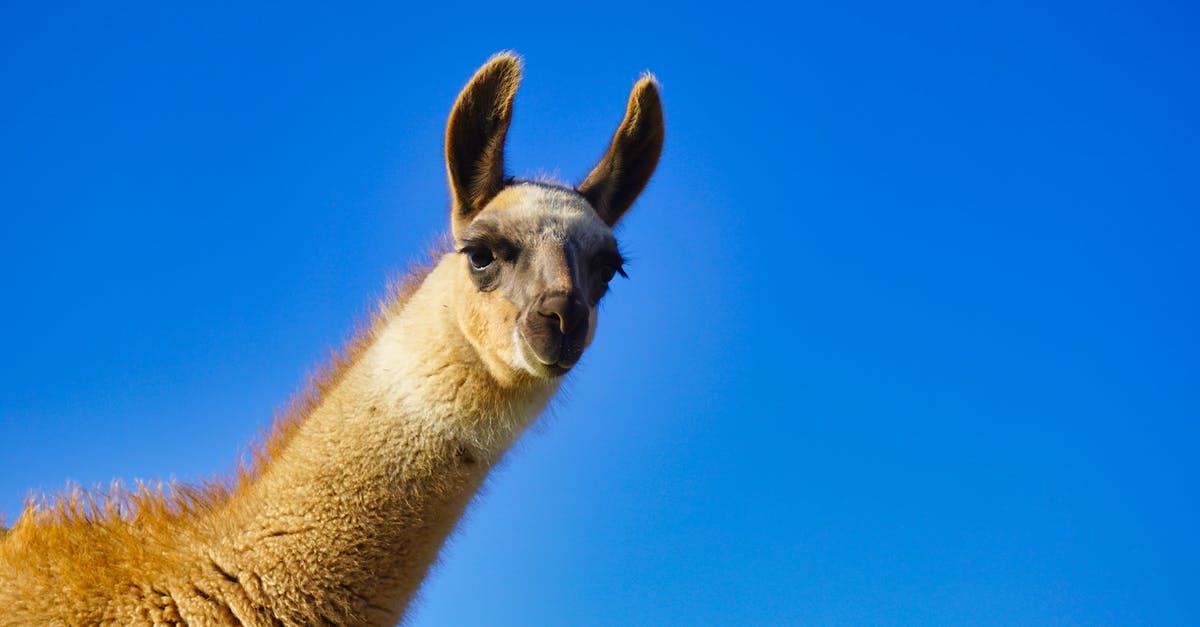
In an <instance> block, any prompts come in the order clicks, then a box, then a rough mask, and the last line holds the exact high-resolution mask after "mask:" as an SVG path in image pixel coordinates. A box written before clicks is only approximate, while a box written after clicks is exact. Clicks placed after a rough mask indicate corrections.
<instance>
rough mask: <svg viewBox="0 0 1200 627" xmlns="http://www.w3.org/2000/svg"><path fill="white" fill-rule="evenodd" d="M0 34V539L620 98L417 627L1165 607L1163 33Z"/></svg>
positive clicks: (1199, 219) (1188, 43)
mask: <svg viewBox="0 0 1200 627" xmlns="http://www.w3.org/2000/svg"><path fill="white" fill-rule="evenodd" d="M826 4H829V3H821V4H820V5H817V6H793V7H789V8H784V7H781V6H775V5H770V4H756V3H753V2H741V3H736V5H735V6H725V7H716V6H714V7H702V6H700V5H696V4H693V3H686V4H679V5H667V4H653V3H627V4H621V3H603V4H594V5H580V6H577V7H570V6H563V5H557V4H549V3H547V4H543V5H537V4H527V5H479V6H465V5H462V4H453V3H444V4H442V5H439V6H430V7H424V8H410V7H400V6H399V5H391V4H380V5H364V6H359V7H355V8H349V7H341V6H332V5H328V4H318V5H307V6H306V5H301V4H296V3H289V4H280V5H264V6H256V7H248V6H246V5H244V4H243V3H230V4H225V3H202V5H196V6H190V7H167V6H165V5H163V4H162V3H148V4H145V5H126V4H122V5H120V6H109V5H108V4H104V5H102V6H97V5H90V6H66V5H59V4H49V3H38V4H36V5H25V6H15V5H12V4H9V5H6V6H5V7H4V8H2V9H0V84H2V85H3V86H4V87H3V89H4V97H3V98H0V117H2V118H3V122H2V123H0V219H2V222H0V224H2V226H0V284H2V285H3V286H4V289H5V299H4V304H5V306H4V307H2V308H0V346H2V347H3V354H4V356H5V359H4V360H3V363H2V364H0V512H3V514H4V516H5V518H7V519H8V520H11V519H12V517H13V516H15V514H16V513H17V512H18V511H19V508H20V503H21V500H22V498H23V497H24V496H25V495H26V494H27V493H28V491H29V490H30V489H40V490H47V491H55V490H58V489H60V488H61V487H62V486H63V485H64V484H65V483H66V482H67V481H75V482H78V483H82V484H84V485H93V484H97V483H107V482H108V481H110V480H111V479H113V478H116V477H123V478H126V479H134V478H168V477H175V478H179V479H183V480H191V479H197V478H204V477H209V476H212V475H213V474H214V473H221V472H227V471H228V470H229V469H230V468H232V466H233V464H234V461H235V460H236V458H237V455H238V451H239V450H242V449H243V448H244V445H245V444H246V442H248V441H250V440H251V439H252V438H253V437H254V436H255V435H256V434H257V433H258V431H259V429H260V428H261V427H263V426H265V425H266V424H267V423H268V421H269V419H270V416H271V414H272V412H273V411H274V410H275V409H276V408H278V407H280V406H281V405H282V404H283V403H284V401H285V400H286V398H287V397H288V395H289V394H290V393H291V392H292V390H294V389H295V388H296V387H297V386H298V385H299V383H300V382H301V381H302V380H303V377H304V373H305V372H307V371H308V370H309V369H310V367H311V366H312V365H313V364H314V363H317V362H318V361H319V360H320V359H322V358H323V356H324V355H326V354H327V352H328V350H329V349H330V348H331V347H333V346H335V345H337V344H338V343H339V342H340V340H341V339H342V338H344V337H345V336H346V334H347V333H348V332H349V330H350V329H351V328H352V327H353V325H354V323H355V321H356V320H358V319H359V318H360V317H361V314H362V312H363V311H364V310H365V308H366V306H367V304H368V303H369V302H371V300H372V298H374V296H376V295H378V294H379V293H380V291H381V290H382V287H383V285H384V282H385V280H386V278H387V276H389V274H390V273H393V272H395V271H397V270H400V269H403V268H404V267H405V265H406V264H407V263H408V262H409V261H410V260H413V259H419V258H420V253H421V251H423V250H424V249H425V248H426V247H427V245H428V244H429V243H430V242H432V241H433V240H434V239H435V237H437V235H438V234H439V233H440V232H442V231H443V230H444V228H445V225H446V216H447V209H446V206H447V193H446V184H445V181H444V166H443V163H442V155H441V149H442V144H441V141H442V137H441V135H442V132H443V129H444V123H445V116H446V114H447V113H448V112H449V108H450V105H451V103H452V102H453V98H454V95H455V94H456V93H457V91H458V89H459V88H460V87H461V86H462V85H463V83H464V82H465V81H466V79H467V78H468V77H469V76H470V74H471V72H472V71H473V70H474V69H475V68H476V67H477V66H478V65H479V64H481V63H482V62H483V61H484V60H485V59H486V58H487V57H488V56H489V55H491V54H492V53H494V52H496V51H497V50H501V49H513V50H516V51H518V52H519V53H521V54H523V55H524V56H525V58H526V72H525V82H524V84H523V87H522V91H521V92H520V94H519V95H518V98H517V103H516V114H515V120H514V123H513V127H512V130H511V132H510V135H509V152H508V156H509V164H510V169H511V170H512V171H513V172H514V173H516V174H526V175H536V174H538V173H541V172H551V173H558V174H559V175H560V176H561V177H562V178H564V179H566V180H572V181H574V180H579V178H580V177H581V176H582V175H583V174H585V173H586V172H587V170H588V169H589V168H590V167H591V165H592V164H593V163H594V162H595V159H596V158H597V157H598V156H599V154H600V152H601V151H602V149H603V147H604V146H605V144H606V142H607V141H608V138H609V136H610V134H611V132H612V130H613V129H614V128H615V126H616V124H617V122H618V121H619V119H620V116H621V113H622V107H623V105H624V101H625V98H626V95H627V94H628V90H629V88H630V86H631V85H632V83H633V81H634V79H635V78H636V77H637V76H638V75H639V73H640V72H642V71H643V70H652V71H654V72H656V73H657V75H658V76H659V79H660V80H661V82H662V84H663V99H664V104H665V108H666V120H667V144H666V149H665V151H664V155H663V159H662V162H661V165H660V168H659V171H658V173H657V175H656V178H655V180H654V181H653V182H652V183H651V185H650V187H649V189H648V190H647V192H646V193H645V194H644V196H643V197H642V199H641V200H640V201H639V203H638V205H636V206H635V207H634V209H633V211H632V213H631V214H630V215H629V217H628V218H627V219H626V221H625V222H624V223H623V225H622V228H621V232H620V234H621V238H622V242H623V246H624V248H625V249H626V250H627V251H629V252H630V253H631V256H632V258H633V262H632V263H631V264H630V265H629V268H628V269H629V274H630V277H631V278H630V280H628V281H621V282H619V283H617V284H616V285H615V288H614V290H613V293H612V294H611V295H610V296H609V297H608V300H607V302H606V303H605V305H604V308H603V312H602V316H601V320H600V330H599V333H598V335H597V339H596V342H595V344H594V345H593V348H592V349H591V350H590V351H589V353H588V354H587V355H586V356H585V360H584V363H583V364H581V366H580V367H579V368H578V369H577V371H576V372H574V373H573V374H572V375H571V378H570V381H569V383H568V388H569V389H568V390H567V394H566V395H565V396H564V398H563V399H562V400H561V401H560V402H559V403H557V405H556V409H555V411H554V413H553V415H552V416H550V417H549V418H548V419H547V420H544V421H543V422H542V423H540V424H539V425H538V427H536V428H535V429H533V430H532V431H531V432H530V433H529V434H528V435H527V437H526V438H525V439H524V440H523V441H522V442H521V443H520V444H519V445H518V447H517V448H516V449H515V450H514V451H513V453H512V454H511V455H510V456H509V458H508V460H507V462H506V463H505V465H504V466H503V467H502V468H500V469H499V470H498V471H497V472H496V473H494V475H493V477H492V479H491V480H490V482H489V484H488V486H487V489H486V490H485V493H484V494H483V496H482V498H480V499H479V500H478V501H477V503H476V504H475V506H474V507H473V508H472V509H471V511H470V513H469V515H468V516H467V518H466V520H465V521H464V523H463V524H462V526H461V527H460V530H459V532H458V533H457V534H456V536H455V537H454V538H453V539H452V540H451V542H450V543H449V545H448V547H447V549H446V550H445V551H444V553H443V563H442V564H441V565H440V567H438V568H437V570H436V572H435V573H434V574H433V576H432V577H431V578H430V579H429V581H428V582H427V585H426V588H425V589H424V593H423V597H422V599H421V601H420V603H419V605H418V606H417V607H416V609H415V612H414V614H413V619H414V624H419V625H445V624H536V625H615V624H628V625H634V624H656V625H670V624H674V625H730V624H755V625H765V624H778V625H786V624H823V625H839V624H840V625H861V624H873V625H886V624H895V625H913V624H978V625H1011V624H1156V625H1166V624H1196V623H1197V622H1200V594H1197V593H1198V591H1200V570H1198V569H1197V566H1196V565H1197V564H1198V563H1200V540H1198V539H1197V535H1196V532H1195V531H1196V529H1197V528H1200V502H1198V500H1200V456H1198V455H1197V443H1198V442H1200V437H1198V436H1200V428H1198V426H1197V421H1198V419H1200V394H1198V390H1200V385H1198V383H1200V325H1197V320H1200V297H1198V294H1200V290H1197V285H1198V284H1200V277H1198V276H1197V275H1198V274H1200V272H1198V271H1200V263H1198V262H1200V259H1198V256H1200V255H1198V253H1197V248H1198V246H1197V244H1198V241H1197V240H1198V236H1200V211H1198V209H1200V186H1198V185H1197V181H1200V117H1198V116H1197V115H1196V111H1200V85H1198V81H1197V75H1196V61H1197V59H1198V58H1200V56H1198V53H1200V50H1198V49H1197V48H1198V46H1197V43H1196V42H1197V39H1196V37H1195V33H1196V32H1197V27H1198V26H1200V24H1198V23H1197V19H1196V14H1195V10H1194V8H1193V7H1190V6H1187V5H1186V4H1185V3H1138V4H1136V5H1135V4H1134V3H1124V4H1122V3H1112V2H1099V3H1080V4H1076V5H1070V4H1061V3H1045V2H1037V3H1008V2H1006V3H995V4H994V5H991V6H988V5H983V4H973V3H919V4H913V3H903V5H902V6H898V5H895V4H894V3H882V4H870V3H834V4H833V6H824V5H826Z"/></svg>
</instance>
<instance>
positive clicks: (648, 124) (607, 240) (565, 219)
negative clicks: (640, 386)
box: [446, 53, 663, 378]
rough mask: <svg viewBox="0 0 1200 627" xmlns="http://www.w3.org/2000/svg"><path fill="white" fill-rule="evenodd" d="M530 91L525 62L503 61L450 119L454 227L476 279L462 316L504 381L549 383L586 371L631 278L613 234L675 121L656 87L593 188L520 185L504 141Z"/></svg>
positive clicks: (467, 281) (641, 97)
mask: <svg viewBox="0 0 1200 627" xmlns="http://www.w3.org/2000/svg"><path fill="white" fill-rule="evenodd" d="M520 79H521V64H520V60H519V59H518V58H517V57H516V56H515V55H512V54H510V53H501V54H499V55H496V56H495V57H493V58H492V59H491V60H489V61H488V62H487V63H486V64H485V65H484V66H483V67H482V68H480V69H479V70H478V71H477V72H476V73H475V76H474V77H472V78H471V80H470V82H468V83H467V86H466V87H465V88H463V91H462V93H460V94H459V96H458V99H457V101H456V102H455V104H454V109H453V110H452V111H451V112H450V120H449V123H448V124H447V129H446V169H447V172H448V174H449V179H450V192H451V200H452V210H451V211H452V213H451V218H450V224H451V230H452V231H453V233H454V239H455V245H456V250H457V251H458V256H459V257H461V260H459V261H456V262H455V263H460V264H461V267H460V268H459V269H458V271H460V272H461V273H462V276H463V279H464V280H463V281H460V283H461V284H462V286H463V288H462V289H463V292H462V298H460V299H459V301H458V302H459V305H458V309H459V311H458V312H457V313H458V320H459V324H460V326H461V328H462V329H463V332H464V334H465V335H466V336H467V337H468V339H469V340H470V341H471V343H472V345H473V346H474V347H475V349H476V350H477V351H478V352H479V354H480V356H481V358H482V359H483V360H484V361H485V363H487V364H488V366H489V368H490V369H492V370H493V371H494V372H506V373H511V372H524V373H527V374H529V375H532V376H535V377H538V378H547V377H556V376H559V375H562V374H563V373H565V372H567V371H568V370H570V369H571V366H573V365H575V363H576V362H577V361H578V360H579V357H580V355H582V353H583V350H584V349H585V348H587V346H588V344H589V343H591V340H592V336H593V334H594V333H595V330H596V306H597V304H598V303H599V302H600V299H601V297H603V296H604V293H605V292H606V291H607V290H608V282H609V281H610V280H611V279H612V278H613V276H615V275H617V274H622V275H623V274H624V271H623V270H622V267H621V266H622V258H621V254H620V252H619V251H618V249H617V241H616V238H615V237H614V236H613V232H612V228H613V226H614V225H616V223H617V221H618V220H620V219H621V216H622V215H623V214H624V213H625V212H626V211H627V210H628V209H629V207H630V206H631V205H632V204H633V201H634V200H635V199H636V198H637V196H638V194H640V193H641V191H642V189H643V188H644V187H645V186H646V183H647V182H648V181H649V180H650V175H651V174H653V172H654V168H655V166H656V165H657V163H658V157H659V154H660V153H661V152H662V142H663V117H662V106H661V104H660V102H659V97H658V88H657V84H656V83H655V81H654V78H653V77H652V76H649V75H647V76H644V77H642V78H641V79H640V80H639V81H638V82H637V84H636V85H634V88H633V92H632V93H631V94H630V96H629V103H628V105H627V106H626V110H625V117H624V119H623V120H622V122H621V125H620V126H619V127H618V128H617V131H616V134H615V135H614V136H613V139H612V143H611V144H610V145H609V147H608V150H607V151H606V152H605V154H604V156H603V157H601V159H600V163H599V164H597V165H596V167H595V168H594V169H593V170H592V172H591V173H590V174H589V175H588V176H587V178H585V179H584V181H583V183H581V184H580V185H579V186H578V187H576V188H574V189H572V188H570V187H566V186H560V185H555V184H549V183H541V182H530V181H517V180H515V179H511V178H508V177H506V176H505V174H504V140H505V135H506V134H507V132H508V126H509V122H510V121H511V120H512V104H513V98H514V96H515V95H516V91H517V85H518V83H519V82H520Z"/></svg>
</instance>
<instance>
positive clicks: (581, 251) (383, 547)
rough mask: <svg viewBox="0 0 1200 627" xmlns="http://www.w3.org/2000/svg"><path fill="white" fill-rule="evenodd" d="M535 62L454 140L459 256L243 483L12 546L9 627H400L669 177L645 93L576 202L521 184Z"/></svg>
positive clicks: (26, 517)
mask: <svg viewBox="0 0 1200 627" xmlns="http://www.w3.org/2000/svg"><path fill="white" fill-rule="evenodd" d="M520 77H521V61H520V59H519V58H518V57H517V56H515V55H514V54H511V53H500V54H498V55H496V56H494V57H492V58H491V59H490V60H489V61H488V62H487V63H486V64H485V65H484V66H483V67H481V68H480V69H479V70H478V71H477V72H476V73H475V75H474V76H473V77H472V78H471V80H470V81H469V82H468V83H467V85H466V87H464V88H463V90H462V92H461V93H460V94H459V96H458V98H457V100H456V101H455V103H454V107H453V109H452V110H451V112H450V117H449V121H448V123H447V130H446V169H447V173H448V176H449V182H450V195H451V215H450V231H451V234H452V237H453V242H454V248H453V249H452V250H447V251H446V252H444V253H442V254H441V255H440V257H438V258H437V259H435V260H434V261H433V262H432V263H431V264H430V267H428V268H426V269H425V270H423V271H419V272H416V273H415V274H414V275H412V276H410V277H409V278H408V280H407V281H405V282H403V283H402V284H401V285H398V286H395V287H393V288H392V289H391V294H390V296H389V297H388V298H387V299H385V302H384V303H383V304H382V306H381V307H380V308H379V309H378V311H376V312H375V314H374V316H373V317H372V319H371V322H370V324H369V325H367V328H365V329H364V330H363V331H362V332H361V333H360V337H359V338H358V339H356V340H354V341H352V342H351V343H350V344H349V345H348V346H347V347H346V349H345V351H344V353H343V355H342V357H340V358H339V359H336V360H335V363H334V364H332V365H331V366H330V367H328V368H327V369H326V372H325V374H324V375H322V376H321V377H318V378H319V380H318V381H316V382H315V383H314V384H313V385H312V386H310V388H309V390H308V391H307V392H306V393H304V394H302V395H301V396H300V397H299V400H298V401H296V402H294V404H293V409H292V410H290V411H289V412H287V413H286V414H285V415H283V416H282V417H281V418H279V419H277V421H276V426H275V428H274V430H273V432H272V433H271V435H270V436H269V437H268V439H267V441H266V442H265V444H264V446H262V447H260V450H259V451H258V454H257V459H256V461H255V462H254V463H252V464H251V465H249V467H247V468H245V469H242V470H239V472H238V474H237V476H236V478H234V479H232V480H230V481H228V482H225V483H220V482H218V483H214V484H211V485H206V486H201V487H188V486H171V487H170V488H167V489H163V488H158V489H152V488H148V487H144V486H143V487H141V488H139V489H138V490H135V491H132V492H129V491H119V490H117V491H115V492H116V493H115V494H110V495H107V496H104V497H102V496H97V495H93V494H89V493H87V492H83V491H79V490H76V491H75V492H74V493H70V494H67V495H65V496H63V497H60V498H59V499H58V500H57V501H56V502H54V503H52V504H49V505H45V504H43V505H40V506H39V505H37V504H32V503H31V504H29V505H28V506H27V508H26V510H25V511H24V512H23V513H22V514H21V516H20V517H19V518H18V519H17V520H16V521H15V522H14V525H13V527H12V528H11V529H9V530H7V531H6V532H5V531H3V530H0V624H4V625H7V624H20V625H25V624H31V625H32V624H43V625H55V624H69V625H77V624H100V623H105V624H108V623H116V624H176V623H189V624H232V623H241V624H246V625H280V624H283V625H310V624H330V623H332V624H373V625H391V624H395V623H397V622H398V621H400V620H401V619H402V618H403V616H404V612H405V608H406V607H407V606H408V604H409V602H410V601H411V600H412V598H413V596H414V595H415V594H416V592H417V590H418V588H419V586H420V584H421V581H422V579H423V578H424V576H425V574H426V572H427V571H428V570H429V568H430V565H431V564H432V562H433V561H434V560H435V559H436V557H437V554H438V552H439V550H440V549H441V546H442V544H443V543H444V541H445V539H446V537H447V536H448V535H449V534H450V532H451V531H452V530H453V529H454V526H455V524H456V523H457V521H458V519H459V518H460V516H461V515H462V513H463V510H464V509H465V508H466V507H467V505H468V503H469V502H470V501H471V499H472V497H473V496H474V494H475V493H476V491H477V490H478V488H479V486H480V484H481V483H482V482H483V480H484V478H485V477H486V476H487V474H488V472H489V471H490V470H491V468H493V466H494V465H495V464H496V463H497V461H499V459H500V458H501V456H502V455H503V454H504V452H505V451H506V450H507V449H508V448H509V447H510V446H511V445H512V443H513V442H514V441H515V440H516V439H517V438H518V437H519V436H520V434H521V433H522V431H523V430H524V429H525V428H526V427H527V426H528V425H529V424H530V423H532V422H533V420H534V419H535V418H536V417H537V416H538V414H539V413H540V412H541V411H542V410H543V409H544V408H545V406H546V404H547V403H548V402H549V400H550V398H551V397H552V395H553V394H554V393H555V391H556V389H557V388H558V387H559V384H560V382H561V381H562V376H563V375H564V374H565V373H566V372H568V371H569V370H570V369H571V367H572V366H573V365H574V364H575V363H576V362H577V361H578V360H579V358H580V355H581V354H582V353H583V351H584V349H585V348H587V346H588V345H589V344H590V342H591V341H592V337H593V335H594V333H595V330H596V306H597V303H598V302H599V301H600V299H601V298H602V297H603V296H604V294H605V292H606V290H607V286H608V283H609V281H610V280H611V279H612V278H613V277H614V275H617V274H622V275H623V274H624V271H623V269H622V257H621V253H620V252H619V251H618V248H617V242H616V239H615V238H614V237H613V232H612V228H613V226H614V225H615V224H616V223H617V221H618V220H620V219H621V217H622V215H623V214H624V213H625V212H626V211H627V210H628V209H629V208H630V206H631V205H632V204H633V202H634V200H635V199H636V198H637V196H638V195H639V194H640V193H641V191H642V189H643V188H644V187H645V185H646V183H647V182H648V181H649V179H650V176H651V174H653V172H654V169H655V167H656V165H657V163H658V158H659V155H660V153H661V151H662V142H663V133H664V130H663V117H662V107H661V104H660V101H659V95H658V88H657V83H656V82H655V79H654V77H653V76H651V75H649V74H647V75H645V76H643V77H642V78H641V79H639V80H638V81H637V83H636V84H635V85H634V87H633V91H632V93H631V94H630V96H629V101H628V104H627V106H626V110H625V116H624V118H623V120H622V121H621V123H620V126H619V127H618V128H617V131H616V133H615V135H614V136H613V139H612V141H611V143H610V145H609V147H608V149H607V151H606V152H605V153H604V155H603V156H602V157H601V159H600V162H599V163H598V164H597V165H596V167H595V168H594V169H593V170H592V171H591V173H590V174H588V176H587V177H586V178H585V179H584V181H583V182H582V183H581V184H579V186H578V187H575V188H571V187H569V186H564V185H559V184H556V183H548V182H542V181H525V180H518V179H513V178H509V177H507V176H506V175H505V171H504V144H505V136H506V134H507V131H508V127H509V122H510V121H511V119H512V104H513V98H514V96H515V94H516V90H517V85H518V83H519V81H520Z"/></svg>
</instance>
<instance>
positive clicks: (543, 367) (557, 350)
mask: <svg viewBox="0 0 1200 627" xmlns="http://www.w3.org/2000/svg"><path fill="white" fill-rule="evenodd" d="M519 335H520V338H521V344H522V346H521V349H522V352H524V353H525V357H526V361H527V362H528V363H529V364H530V366H531V369H533V370H535V371H536V374H542V375H549V376H551V377H560V376H562V375H564V374H566V373H567V372H569V371H570V370H571V368H572V367H573V366H574V365H575V363H576V362H578V361H579V355H580V354H581V353H582V352H583V351H582V349H581V348H580V347H578V345H577V344H576V343H574V342H572V340H571V338H568V337H563V336H561V335H558V336H557V337H555V336H545V335H540V334H539V335H536V336H535V337H536V338H537V340H540V341H537V342H535V341H530V337H529V336H528V335H527V334H526V333H525V331H524V330H522V331H521V332H520V334H519Z"/></svg>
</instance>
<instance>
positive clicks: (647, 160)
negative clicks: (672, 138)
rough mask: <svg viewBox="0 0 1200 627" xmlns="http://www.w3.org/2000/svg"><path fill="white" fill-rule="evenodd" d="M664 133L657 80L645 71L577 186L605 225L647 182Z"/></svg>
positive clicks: (611, 220)
mask: <svg viewBox="0 0 1200 627" xmlns="http://www.w3.org/2000/svg"><path fill="white" fill-rule="evenodd" d="M664 133H665V129H664V128H663V113H662V102H661V101H660V100H659V97H658V81H656V80H655V79H654V75H652V74H646V75H644V76H642V78H641V79H639V80H638V82H637V84H636V85H634V86H633V91H632V92H631V93H630V94H629V104H628V105H626V107H625V119H623V120H621V126H619V127H617V132H616V134H614V135H613V138H612V143H611V144H609V146H608V151H607V152H605V153H604V156H603V157H601V159H600V163H599V164H597V165H596V167H595V168H594V169H593V170H592V172H591V174H588V176H587V178H586V179H584V181H583V183H580V184H579V187H578V188H577V189H578V191H579V193H580V194H583V197H584V198H587V200H588V202H590V203H592V207H594V208H595V209H596V212H597V213H599V214H600V217H601V218H603V219H604V221H605V222H607V223H608V225H609V226H612V225H614V224H616V223H617V221H618V220H620V219H621V216H622V215H624V214H625V212H626V211H627V210H628V209H629V207H630V206H631V205H633V201H634V200H636V199H637V197H638V194H640V193H642V189H644V188H645V187H646V183H648V182H650V175H651V174H654V168H655V167H656V166H657V165H658V157H659V155H660V154H662V145H663V135H664Z"/></svg>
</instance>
